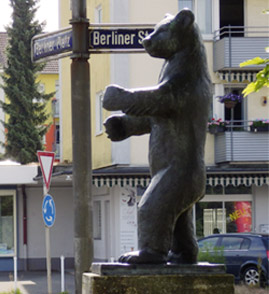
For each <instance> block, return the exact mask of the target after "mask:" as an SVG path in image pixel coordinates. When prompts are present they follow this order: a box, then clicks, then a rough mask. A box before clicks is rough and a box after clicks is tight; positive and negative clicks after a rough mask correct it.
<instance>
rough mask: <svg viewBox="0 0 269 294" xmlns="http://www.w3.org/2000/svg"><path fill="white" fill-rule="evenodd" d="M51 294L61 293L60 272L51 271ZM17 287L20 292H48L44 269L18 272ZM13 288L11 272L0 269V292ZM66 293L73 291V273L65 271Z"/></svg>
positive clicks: (33, 293) (32, 293)
mask: <svg viewBox="0 0 269 294" xmlns="http://www.w3.org/2000/svg"><path fill="white" fill-rule="evenodd" d="M51 278H52V294H59V293H61V273H60V272H55V271H53V272H52V274H51ZM17 288H18V289H20V291H21V293H22V294H48V290H47V289H48V288H47V272H46V271H27V272H24V271H21V272H18V282H17ZM12 290H14V278H13V272H1V271H0V294H2V292H8V293H9V291H12ZM64 290H65V291H66V292H67V293H68V294H74V293H75V281H74V273H72V272H65V288H64Z"/></svg>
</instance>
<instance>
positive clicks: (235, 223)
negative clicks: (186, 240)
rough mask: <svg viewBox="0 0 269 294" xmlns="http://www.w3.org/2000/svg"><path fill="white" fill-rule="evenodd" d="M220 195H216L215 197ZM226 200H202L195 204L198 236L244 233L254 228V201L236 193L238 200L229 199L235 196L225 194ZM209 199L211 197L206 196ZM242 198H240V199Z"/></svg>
mask: <svg viewBox="0 0 269 294" xmlns="http://www.w3.org/2000/svg"><path fill="white" fill-rule="evenodd" d="M216 197H220V196H219V195H218V196H217V195H214V196H213V198H215V199H216ZM223 197H224V198H227V200H225V201H216V200H215V201H201V202H198V203H196V205H195V219H196V222H195V224H196V236H197V238H201V237H205V236H208V235H211V234H214V233H215V231H216V229H218V232H220V233H243V232H251V230H252V202H251V201H247V200H246V199H247V198H248V196H247V195H236V198H238V199H237V201H234V200H232V201H231V200H229V199H232V198H233V197H234V195H233V196H232V197H228V195H227V196H226V195H225V196H223ZM206 198H207V199H208V200H209V197H208V196H206ZM240 198H241V199H242V200H239V199H240Z"/></svg>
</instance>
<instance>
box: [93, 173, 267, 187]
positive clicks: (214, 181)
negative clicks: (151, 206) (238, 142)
mask: <svg viewBox="0 0 269 294" xmlns="http://www.w3.org/2000/svg"><path fill="white" fill-rule="evenodd" d="M149 183H150V177H149V176H142V177H141V176H140V177H127V176H126V177H123V176H120V177H113V176H104V177H102V176H98V177H93V185H94V186H95V187H102V186H107V187H113V186H120V187H125V186H130V187H137V186H142V187H147V186H148V185H149ZM206 184H207V185H209V186H213V187H216V186H219V185H221V186H223V187H226V186H229V185H233V186H235V187H237V186H240V185H244V186H246V187H250V186H252V185H255V186H262V185H269V175H267V174H266V175H264V174H262V175H261V174H259V175H207V179H206Z"/></svg>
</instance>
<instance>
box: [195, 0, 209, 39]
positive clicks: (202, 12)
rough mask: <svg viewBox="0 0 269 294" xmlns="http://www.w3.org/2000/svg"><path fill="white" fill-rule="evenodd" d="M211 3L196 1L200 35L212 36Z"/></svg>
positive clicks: (205, 0) (207, 0)
mask: <svg viewBox="0 0 269 294" xmlns="http://www.w3.org/2000/svg"><path fill="white" fill-rule="evenodd" d="M211 5H212V3H211V0H199V1H197V14H196V15H197V16H196V19H197V23H198V25H199V28H200V30H201V32H202V34H212V6H211Z"/></svg>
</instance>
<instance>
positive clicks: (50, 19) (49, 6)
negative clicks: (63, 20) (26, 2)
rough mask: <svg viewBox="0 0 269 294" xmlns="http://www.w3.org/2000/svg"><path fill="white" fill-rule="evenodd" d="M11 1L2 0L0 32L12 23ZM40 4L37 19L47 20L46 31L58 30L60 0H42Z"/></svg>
mask: <svg viewBox="0 0 269 294" xmlns="http://www.w3.org/2000/svg"><path fill="white" fill-rule="evenodd" d="M9 3H10V0H0V32H4V31H5V26H6V25H9V24H10V23H11V13H12V9H11V7H10V5H9ZM38 6H39V9H38V11H37V13H36V19H38V20H39V22H43V21H44V20H45V21H46V22H47V25H46V26H45V28H44V31H46V32H52V31H55V30H58V0H40V1H39V3H38Z"/></svg>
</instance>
